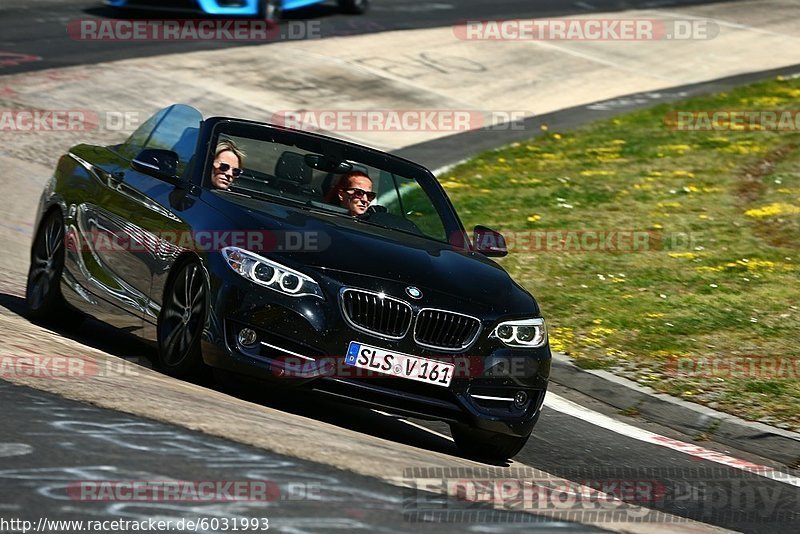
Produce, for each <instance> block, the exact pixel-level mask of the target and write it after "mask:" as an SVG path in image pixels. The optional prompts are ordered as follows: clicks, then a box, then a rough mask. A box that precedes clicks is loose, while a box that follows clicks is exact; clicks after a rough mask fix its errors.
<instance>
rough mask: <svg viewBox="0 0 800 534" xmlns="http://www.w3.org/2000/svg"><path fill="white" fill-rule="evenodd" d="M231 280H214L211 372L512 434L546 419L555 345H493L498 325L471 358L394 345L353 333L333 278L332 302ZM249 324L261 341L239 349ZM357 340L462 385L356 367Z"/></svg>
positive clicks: (206, 342) (328, 290)
mask: <svg viewBox="0 0 800 534" xmlns="http://www.w3.org/2000/svg"><path fill="white" fill-rule="evenodd" d="M225 269H227V267H225ZM227 274H228V273H224V274H223V276H221V277H213V275H212V279H213V280H212V295H213V301H212V306H211V312H210V314H209V323H208V325H207V328H206V331H205V333H204V339H203V358H204V360H205V361H206V363H207V364H208V365H210V366H212V367H218V368H223V369H227V370H229V371H232V372H235V373H239V374H244V375H247V376H250V377H253V378H257V379H261V380H268V381H273V382H276V381H277V382H278V383H280V384H281V385H285V386H289V387H304V388H308V389H311V390H314V391H317V392H321V393H324V394H326V395H330V396H332V397H335V398H337V399H339V400H342V401H345V402H350V403H357V404H360V405H367V406H371V407H375V408H378V409H382V410H384V411H389V412H392V413H396V414H401V415H406V416H411V417H417V418H422V419H435V420H441V421H446V422H450V423H463V424H468V425H470V426H473V427H476V428H480V429H483V430H487V431H492V432H498V433H503V434H511V435H517V436H527V435H528V434H530V432H531V430H532V429H533V426H534V425H535V423H536V421H537V419H538V416H539V413H540V410H541V407H542V403H543V402H544V396H545V392H546V390H547V382H548V378H549V375H550V363H551V354H550V349H549V346H547V345H545V346H544V347H540V348H537V349H512V348H509V347H506V346H504V345H502V343H500V342H499V341H497V340H491V339H489V338H488V332H490V331H491V329H490V327H491V326H492V325H493V323H494V320H492V319H490V320H488V321H487V322H486V324H484V328H483V330H482V332H481V335H480V337H479V338H478V340H477V341H476V342H475V343H474V344H473V345H472V346H471V347H469V348H468V350H467V351H464V352H461V353H446V352H444V351H437V350H433V349H428V348H424V347H420V346H418V345H417V344H416V343H415V342H414V341H413V339H412V337H413V336H410V335H408V336H405V338H404V339H401V340H390V339H386V338H380V337H378V336H373V335H370V334H367V333H365V332H360V331H356V330H354V329H353V328H352V327H350V326H349V325H348V324H347V322H346V321H345V320H344V317H343V316H342V312H341V309H340V307H339V305H338V302H337V300H336V298H337V295H338V289H339V288H340V287H341V286H340V285H337V283H334V282H332V281H330V280H323V281H321V282H320V285H321V286H323V291H324V292H325V294H326V300H324V301H323V300H321V299H318V298H315V297H301V298H293V297H289V296H285V295H282V294H280V293H278V292H275V291H271V290H269V289H261V288H256V287H255V286H254V285H253V284H251V283H250V282H248V281H247V280H245V279H242V278H240V277H239V276H238V275H234V274H231V275H230V276H228V275H227ZM395 294H396V292H395ZM245 327H247V328H250V329H252V330H254V331H255V332H256V333H257V342H256V343H254V344H251V345H248V346H244V345H242V344H241V343H240V341H239V340H238V333H239V332H240V330H241V329H242V328H245ZM351 341H357V342H360V343H364V344H368V345H372V346H377V347H381V348H384V349H386V350H389V351H395V352H401V353H404V354H411V355H414V356H420V357H425V358H429V359H433V360H440V361H447V362H452V363H454V364H455V374H454V377H453V380H452V382H451V383H450V385H449V386H448V387H442V386H436V385H433V384H428V383H421V382H417V381H413V380H409V379H405V378H398V377H392V376H387V375H383V374H379V373H375V372H367V371H365V370H363V369H361V368H357V367H352V366H349V365H347V364H345V363H344V356H345V354H346V353H347V349H348V345H349V344H350V342H351Z"/></svg>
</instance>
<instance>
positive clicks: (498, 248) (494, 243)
mask: <svg viewBox="0 0 800 534" xmlns="http://www.w3.org/2000/svg"><path fill="white" fill-rule="evenodd" d="M472 242H473V243H474V246H475V251H476V252H480V253H481V254H484V255H486V256H493V257H496V258H502V257H503V256H507V255H508V247H507V246H506V238H505V237H503V234H501V233H500V232H498V231H497V230H492V229H491V228H487V227H486V226H481V225H478V226H476V227H475V230H474V231H473V233H472Z"/></svg>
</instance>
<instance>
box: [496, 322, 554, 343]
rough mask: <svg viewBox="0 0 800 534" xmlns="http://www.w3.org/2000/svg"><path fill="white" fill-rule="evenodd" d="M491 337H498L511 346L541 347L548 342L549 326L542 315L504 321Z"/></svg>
mask: <svg viewBox="0 0 800 534" xmlns="http://www.w3.org/2000/svg"><path fill="white" fill-rule="evenodd" d="M489 337H496V338H497V339H499V340H500V341H502V342H503V343H505V344H506V345H508V346H509V347H529V348H535V347H541V346H542V345H544V344H545V343H547V326H545V324H544V319H542V318H541V317H538V318H536V319H520V320H517V321H503V322H502V323H500V324H499V325H497V326H496V327H495V329H494V330H493V331H492V333H491V334H490V335H489Z"/></svg>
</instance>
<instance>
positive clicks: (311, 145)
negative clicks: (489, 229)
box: [203, 121, 463, 242]
mask: <svg viewBox="0 0 800 534" xmlns="http://www.w3.org/2000/svg"><path fill="white" fill-rule="evenodd" d="M211 146H212V147H213V149H212V151H211V153H210V154H209V157H208V160H207V161H208V166H207V168H208V172H207V173H206V176H205V178H204V183H203V186H204V187H207V188H210V189H213V190H216V191H217V192H219V193H220V194H223V195H224V194H239V195H247V196H251V197H254V198H258V199H263V200H266V201H272V202H282V203H289V204H294V205H298V206H302V207H304V208H306V209H309V210H316V211H324V212H326V213H329V214H334V215H337V216H341V217H349V218H354V219H358V220H359V221H363V222H364V223H367V224H374V225H378V226H383V227H386V228H390V229H392V230H396V231H399V232H405V233H408V234H414V235H418V236H423V237H426V238H430V239H435V240H437V241H443V242H451V241H453V240H452V239H449V238H450V237H451V236H453V235H458V234H460V233H463V230H461V225H460V222H458V219H457V218H456V216H455V213H454V212H453V210H452V207H451V206H450V204H449V201H448V200H447V199H446V197H445V195H444V193H443V191H442V189H441V187H439V186H438V184H436V182H435V179H434V178H433V177H432V176H431V175H430V173H427V172H426V171H424V170H423V169H421V168H419V167H417V166H415V165H413V164H410V163H408V162H404V161H403V160H400V159H399V158H394V157H392V156H389V155H387V154H383V153H380V152H377V151H374V150H370V149H366V148H361V147H356V146H353V145H349V144H347V143H341V142H337V141H334V140H326V139H325V138H321V137H319V136H310V135H308V136H307V135H304V134H302V133H299V132H290V131H286V130H283V131H281V130H279V129H275V128H271V127H265V126H259V127H256V126H255V125H253V124H249V123H246V124H245V123H236V122H234V121H228V122H223V123H220V124H218V125H217V126H216V128H215V134H214V135H213V139H212V143H211ZM222 151H227V152H228V154H227V155H226V154H224V152H222ZM226 164H227V166H226ZM235 165H238V166H239V168H240V169H241V171H235V172H236V173H237V174H238V176H235V177H232V174H231V175H230V176H228V177H227V179H226V178H225V177H222V179H221V180H220V177H219V176H218V177H217V178H216V179H215V174H219V173H220V172H221V170H220V169H225V170H227V171H228V173H229V174H230V173H232V172H234V171H232V170H231V168H232V167H234V166H235Z"/></svg>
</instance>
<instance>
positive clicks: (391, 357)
mask: <svg viewBox="0 0 800 534" xmlns="http://www.w3.org/2000/svg"><path fill="white" fill-rule="evenodd" d="M344 363H346V364H347V365H352V366H354V367H360V368H362V369H369V370H371V371H375V372H378V373H381V374H385V375H389V376H399V377H401V378H408V379H410V380H416V381H417V382H425V383H426V384H433V385H435V386H442V387H447V386H449V385H450V381H451V380H452V379H453V371H454V370H455V367H456V366H455V365H454V364H452V363H445V362H440V361H437V360H429V359H428V358H420V357H419V356H411V355H409V354H403V353H400V352H393V351H388V350H385V349H381V348H379V347H372V346H370V345H364V344H363V343H356V342H355V341H351V342H350V346H349V347H348V348H347V356H345V358H344Z"/></svg>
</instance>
